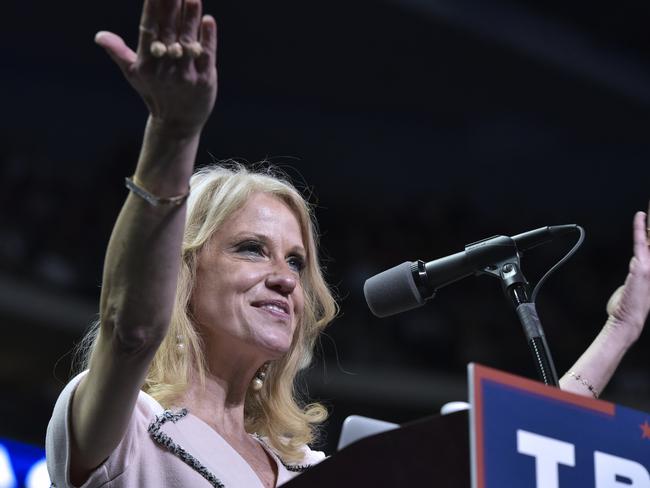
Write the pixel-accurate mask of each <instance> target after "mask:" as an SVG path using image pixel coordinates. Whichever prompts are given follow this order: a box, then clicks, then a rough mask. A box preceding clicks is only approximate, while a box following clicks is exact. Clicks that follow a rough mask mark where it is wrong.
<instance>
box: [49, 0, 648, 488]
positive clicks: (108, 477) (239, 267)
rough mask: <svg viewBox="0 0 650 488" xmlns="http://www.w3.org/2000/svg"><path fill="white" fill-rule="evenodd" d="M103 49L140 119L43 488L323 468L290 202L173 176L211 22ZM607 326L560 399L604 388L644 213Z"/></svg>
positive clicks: (306, 237)
mask: <svg viewBox="0 0 650 488" xmlns="http://www.w3.org/2000/svg"><path fill="white" fill-rule="evenodd" d="M96 42H97V43H98V44H99V45H100V46H102V47H103V48H104V49H105V50H106V51H107V52H108V54H109V55H110V56H111V58H112V59H113V60H114V61H115V63H116V64H117V65H118V66H119V67H120V68H121V70H122V72H123V74H124V76H125V77H126V78H127V80H128V81H129V82H130V83H131V85H132V86H133V88H134V89H135V90H136V91H137V92H138V93H139V94H140V95H141V97H142V99H143V100H144V101H145V103H146V105H147V107H148V109H149V111H150V115H149V118H148V121H147V126H146V130H145V134H144V140H143V145H142V150H141V153H140V158H139V160H138V163H137V167H136V169H135V173H134V175H133V176H132V177H130V178H128V179H127V180H126V185H127V187H128V188H129V190H130V194H129V196H128V198H127V200H126V202H125V204H124V206H123V208H122V211H121V212H120V215H119V217H118V219H117V222H116V224H115V228H114V229H113V233H112V236H111V239H110V243H109V246H108V251H107V254H106V262H105V267H104V277H103V284H102V293H101V301H100V320H99V324H98V326H97V328H96V330H95V331H94V332H93V333H92V334H91V335H90V336H89V337H88V341H89V343H90V346H89V348H88V358H87V364H86V368H85V369H86V370H85V371H84V372H83V373H81V374H80V375H78V376H76V377H75V378H74V379H73V380H72V381H71V382H70V383H69V384H68V385H67V386H66V388H65V389H64V390H63V392H62V393H61V396H60V397H59V399H58V401H57V404H56V406H55V408H54V412H53V415H52V419H51V421H50V424H49V426H48V432H47V440H46V448H47V465H48V470H49V473H50V477H51V479H52V482H53V484H54V486H57V487H59V488H63V487H70V486H84V487H99V486H111V487H115V488H119V487H195V486H196V487H200V486H210V485H211V486H215V487H228V488H248V487H254V488H260V487H266V488H270V487H275V486H277V485H279V484H281V483H283V482H284V481H287V480H288V479H290V478H291V477H292V476H295V475H296V473H298V472H300V471H301V470H303V469H305V468H306V467H308V466H310V465H312V464H314V463H316V462H318V461H320V460H321V459H323V457H324V455H323V454H322V453H319V452H315V451H312V450H311V449H310V448H309V447H308V445H309V443H310V442H311V441H312V440H313V438H314V435H315V433H316V430H317V426H318V424H319V423H321V422H322V421H323V420H324V419H325V417H326V412H325V410H324V408H323V407H322V406H320V405H318V404H307V405H305V404H304V403H302V402H301V401H300V399H299V398H296V393H295V391H294V378H295V376H296V374H297V372H298V371H299V370H300V369H302V368H304V367H305V366H306V365H308V364H309V362H310V360H311V351H312V346H313V344H314V341H315V339H316V337H317V336H318V334H319V332H320V331H321V330H322V329H323V328H324V327H325V326H326V325H327V324H328V323H329V322H330V321H331V320H332V319H333V317H334V315H335V314H336V304H335V302H334V300H333V298H332V295H331V293H330V291H329V290H328V287H327V285H326V284H325V282H324V280H323V277H322V274H321V269H320V266H319V263H318V249H317V242H316V238H317V236H316V232H315V227H314V224H313V221H312V216H311V213H310V210H309V207H308V205H307V204H306V203H305V201H304V199H303V198H302V197H301V195H300V194H299V192H298V191H296V190H295V188H294V187H292V186H291V184H289V183H288V182H286V181H284V180H283V179H282V178H279V177H277V176H274V175H273V174H269V173H251V172H249V171H247V170H245V169H243V168H241V167H231V168H223V167H218V166H215V167H211V168H206V169H204V170H201V171H199V172H198V173H196V174H195V175H194V176H193V177H192V178H191V180H190V177H191V175H192V172H193V164H194V159H195V156H196V151H197V146H198V142H199V137H200V133H201V130H202V128H203V125H204V124H205V122H206V120H207V119H208V116H209V114H210V112H211V110H212V107H213V105H214V101H215V97H216V90H217V74H216V69H215V57H216V24H215V21H214V19H213V18H212V17H210V16H207V15H202V12H201V3H200V0H145V2H144V8H143V13H142V19H141V21H140V37H139V42H138V48H137V51H136V52H133V51H132V50H131V49H129V48H128V47H127V46H126V45H125V44H124V42H123V41H122V39H121V38H120V37H118V36H117V35H115V34H112V33H109V32H100V33H98V34H97V36H96ZM630 269H631V271H630V275H629V276H628V281H627V282H626V284H625V286H624V288H623V291H622V292H621V293H620V294H618V295H617V297H618V298H615V299H614V300H613V301H612V303H611V308H610V312H611V315H610V320H609V321H608V325H607V326H606V327H605V329H603V332H602V333H601V335H600V336H599V338H598V339H597V340H596V341H595V342H594V344H593V345H592V346H591V347H590V349H588V350H587V352H586V353H585V354H584V355H583V356H582V357H581V359H580V360H579V361H578V363H576V366H575V368H574V369H575V371H574V373H573V375H567V376H565V377H564V378H563V380H562V386H563V387H564V388H567V389H571V390H574V391H577V392H579V393H582V394H586V395H593V394H595V393H596V392H597V391H599V390H601V389H602V387H604V385H605V383H606V382H607V380H608V379H609V377H610V376H611V374H612V372H613V371H614V369H615V367H616V366H617V365H618V362H619V361H620V359H621V357H622V355H623V354H624V352H625V350H627V348H628V347H629V346H630V345H631V343H632V342H634V340H636V338H637V337H638V335H639V334H640V333H641V330H642V328H643V323H644V321H645V318H646V316H647V313H648V308H649V307H650V293H649V289H648V288H649V287H648V283H649V282H650V258H649V253H648V247H647V240H646V236H645V215H644V214H642V213H639V214H638V215H637V217H636V220H635V257H634V258H633V260H632V264H631V268H630Z"/></svg>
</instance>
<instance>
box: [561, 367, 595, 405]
mask: <svg viewBox="0 0 650 488" xmlns="http://www.w3.org/2000/svg"><path fill="white" fill-rule="evenodd" d="M569 376H572V377H573V378H575V380H576V381H579V382H580V383H582V384H583V385H584V386H586V387H587V390H589V391H590V392H591V394H592V395H593V396H594V398H596V399H598V397H599V396H600V395H599V393H598V390H596V388H594V385H592V384H591V383H589V382H588V381H587V380H586V379H584V378H583V377H582V376H580V375H579V374H578V373H576V372H575V371H569Z"/></svg>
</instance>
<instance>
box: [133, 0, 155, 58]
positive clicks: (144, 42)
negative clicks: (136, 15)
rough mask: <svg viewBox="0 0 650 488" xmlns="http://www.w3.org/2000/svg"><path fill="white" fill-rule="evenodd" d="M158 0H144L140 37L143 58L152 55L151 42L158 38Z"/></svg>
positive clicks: (139, 43) (139, 45)
mask: <svg viewBox="0 0 650 488" xmlns="http://www.w3.org/2000/svg"><path fill="white" fill-rule="evenodd" d="M155 2H156V0H144V5H143V7H142V16H141V17H140V28H139V37H138V51H139V53H140V55H141V56H142V58H143V59H148V58H150V57H151V53H150V49H151V43H152V42H154V41H156V40H158V20H157V19H156V5H155Z"/></svg>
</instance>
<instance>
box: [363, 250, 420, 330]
mask: <svg viewBox="0 0 650 488" xmlns="http://www.w3.org/2000/svg"><path fill="white" fill-rule="evenodd" d="M411 265H412V263H411V262H410V261H407V262H405V263H402V264H400V265H399V266H395V267H394V268H391V269H387V270H386V271H383V272H381V273H379V274H377V275H375V276H373V277H372V278H368V279H367V280H366V283H365V284H364V285H363V294H364V295H365V296H366V302H367V303H368V307H369V308H370V311H371V312H372V313H373V314H375V315H376V316H377V317H388V316H389V315H394V314H396V313H400V312H405V311H407V310H411V309H412V308H416V307H419V306H420V305H423V304H424V298H422V294H421V293H420V292H419V290H418V288H417V286H416V285H415V281H414V280H413V273H412V272H411Z"/></svg>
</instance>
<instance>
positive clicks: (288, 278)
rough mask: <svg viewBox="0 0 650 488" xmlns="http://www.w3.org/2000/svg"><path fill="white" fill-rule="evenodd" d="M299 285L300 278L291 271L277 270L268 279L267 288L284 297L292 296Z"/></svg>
mask: <svg viewBox="0 0 650 488" xmlns="http://www.w3.org/2000/svg"><path fill="white" fill-rule="evenodd" d="M297 284H298V278H297V276H296V275H295V273H293V272H292V271H291V270H289V269H287V268H286V267H285V269H276V270H274V271H273V272H271V273H269V275H268V276H267V277H266V286H267V287H269V288H271V289H272V290H275V291H277V292H278V293H280V294H282V295H285V296H286V295H290V294H291V292H293V290H295V288H296V286H297Z"/></svg>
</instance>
